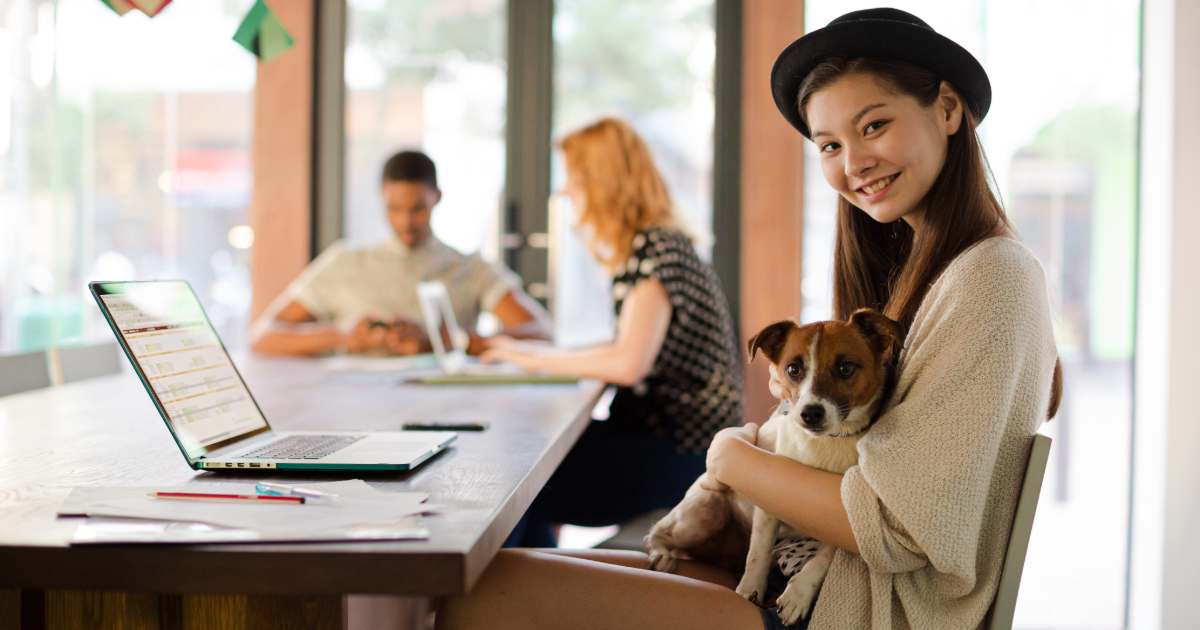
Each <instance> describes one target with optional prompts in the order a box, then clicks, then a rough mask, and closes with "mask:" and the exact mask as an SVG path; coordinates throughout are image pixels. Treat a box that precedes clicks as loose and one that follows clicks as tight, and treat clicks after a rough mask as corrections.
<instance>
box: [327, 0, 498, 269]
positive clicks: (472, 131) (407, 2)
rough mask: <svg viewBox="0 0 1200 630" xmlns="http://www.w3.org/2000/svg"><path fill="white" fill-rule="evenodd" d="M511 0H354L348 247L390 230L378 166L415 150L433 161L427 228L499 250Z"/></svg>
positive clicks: (464, 244)
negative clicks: (433, 195)
mask: <svg viewBox="0 0 1200 630" xmlns="http://www.w3.org/2000/svg"><path fill="white" fill-rule="evenodd" d="M506 12H507V3H506V2H505V1H504V0H479V1H475V2H445V1H438V0H390V1H385V0H351V1H350V3H349V5H348V15H347V18H348V22H349V24H348V27H347V40H346V41H347V43H346V68H345V71H346V214H345V217H346V223H345V235H346V238H347V240H348V241H349V242H350V243H351V244H353V245H365V244H369V243H373V242H378V241H380V240H383V239H385V238H387V237H388V235H389V234H390V228H389V227H388V224H387V221H386V219H385V217H384V211H383V204H382V201H381V199H380V195H379V184H380V174H381V171H382V169H383V163H384V162H385V161H386V160H387V158H388V157H389V156H391V155H392V154H393V153H395V152H396V151H400V150H403V149H419V150H423V151H425V153H427V154H429V156H430V157H431V158H433V161H434V162H435V163H436V164H437V167H438V184H439V186H440V187H441V189H442V192H443V197H442V202H441V204H440V205H439V206H438V208H437V209H436V210H435V211H434V214H433V231H434V234H435V235H436V236H437V237H438V238H439V239H441V240H442V241H443V242H445V243H446V244H447V245H450V246H451V247H454V248H455V249H458V250H459V251H461V252H463V253H468V254H469V253H474V252H477V251H481V250H482V254H483V255H484V256H485V257H486V258H490V259H493V260H494V259H496V258H497V253H496V247H497V233H498V219H499V211H498V209H499V203H500V194H501V191H502V190H503V188H504V124H505V103H506V100H507V94H508V82H507V81H508V78H507V77H508V75H507V72H506V69H505V50H506V49H505V46H506V41H507V37H506V33H507V27H506V24H507V20H506V17H505V16H506Z"/></svg>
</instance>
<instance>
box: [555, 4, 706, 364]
mask: <svg viewBox="0 0 1200 630" xmlns="http://www.w3.org/2000/svg"><path fill="white" fill-rule="evenodd" d="M713 18H714V2H713V0H684V1H681V2H680V1H676V2H663V1H661V0H557V1H556V2H555V3H554V98H553V103H554V123H553V129H554V135H555V137H556V138H558V137H561V136H562V135H563V134H566V133H570V132H571V131H574V130H576V129H578V128H580V127H582V126H584V125H587V124H588V123H591V122H594V121H596V120H598V119H599V118H601V117H604V116H613V117H616V118H620V119H622V120H624V121H625V122H628V123H630V124H631V125H632V126H633V127H634V128H635V129H636V130H637V132H638V133H639V134H640V135H641V136H642V138H643V139H645V141H646V144H647V145H649V147H650V150H651V151H652V152H653V153H654V158H655V163H656V166H657V167H658V169H659V171H660V172H661V173H662V175H663V179H664V180H666V183H667V187H668V188H669V190H670V194H671V199H672V201H673V202H674V203H675V206H676V209H677V211H678V215H679V219H681V221H682V222H683V223H684V224H685V226H686V227H687V228H688V229H689V231H690V232H691V233H692V235H693V236H695V242H696V249H697V252H698V253H699V254H700V257H701V258H703V259H704V260H706V261H708V260H711V252H712V242H713V241H712V234H711V232H712V147H713V62H714V59H715V54H716V47H715V41H716V40H715V33H714V25H713ZM565 179H566V175H565V173H564V171H563V165H562V161H561V156H557V155H556V159H555V162H554V169H553V177H552V185H553V187H554V188H555V189H556V190H557V189H558V188H560V187H561V186H562V184H563V183H564V181H565ZM556 201H557V202H558V203H555V204H552V206H551V212H552V213H554V216H553V218H552V219H553V220H552V221H551V225H552V226H554V227H556V228H557V229H556V230H554V231H555V232H556V234H555V235H554V247H555V252H554V256H555V259H554V261H553V265H554V273H555V282H554V289H553V296H552V300H551V305H552V308H553V311H554V315H555V319H556V330H555V334H556V336H557V337H558V338H559V340H560V342H562V343H567V344H575V343H579V344H582V343H587V342H592V341H596V340H599V339H602V338H604V337H605V336H607V335H611V317H610V315H611V313H610V310H611V306H609V307H607V308H608V310H606V309H605V307H604V306H603V305H605V304H608V303H609V296H608V293H609V288H610V287H609V284H608V279H607V278H606V277H605V276H604V275H603V273H602V272H600V271H599V270H598V268H597V266H596V265H595V264H594V263H593V262H592V261H591V258H590V256H589V254H588V253H587V252H586V250H585V249H584V247H583V246H582V244H581V243H580V242H579V241H578V240H577V239H576V238H574V236H573V235H572V233H571V230H570V229H569V228H570V227H571V225H572V223H573V221H574V213H573V211H572V210H571V208H570V203H569V201H567V200H566V199H563V198H559V199H556Z"/></svg>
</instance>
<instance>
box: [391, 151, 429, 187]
mask: <svg viewBox="0 0 1200 630" xmlns="http://www.w3.org/2000/svg"><path fill="white" fill-rule="evenodd" d="M383 181H385V182H421V183H423V184H425V185H427V186H429V187H430V188H432V189H434V190H437V189H438V185H437V167H436V166H434V165H433V160H431V159H429V156H428V155H425V154H424V153H421V152H420V151H401V152H399V153H397V154H396V155H393V156H392V157H390V158H388V161H387V162H386V163H385V164H384V165H383Z"/></svg>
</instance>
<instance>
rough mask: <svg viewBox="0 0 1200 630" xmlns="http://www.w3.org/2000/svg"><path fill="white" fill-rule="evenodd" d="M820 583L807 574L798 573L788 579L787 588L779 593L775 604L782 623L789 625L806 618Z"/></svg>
mask: <svg viewBox="0 0 1200 630" xmlns="http://www.w3.org/2000/svg"><path fill="white" fill-rule="evenodd" d="M820 587H821V585H820V584H819V583H816V582H814V581H813V580H812V579H811V578H810V577H809V576H806V575H803V574H801V573H798V574H796V575H794V576H792V579H790V580H788V585H787V588H785V589H783V592H782V593H780V594H779V598H778V599H777V600H776V605H778V606H779V619H780V620H781V621H783V625H785V626H790V625H793V624H795V623H796V622H797V621H800V619H802V618H807V617H808V613H809V612H811V611H812V605H813V600H815V599H816V598H817V589H819V588H820Z"/></svg>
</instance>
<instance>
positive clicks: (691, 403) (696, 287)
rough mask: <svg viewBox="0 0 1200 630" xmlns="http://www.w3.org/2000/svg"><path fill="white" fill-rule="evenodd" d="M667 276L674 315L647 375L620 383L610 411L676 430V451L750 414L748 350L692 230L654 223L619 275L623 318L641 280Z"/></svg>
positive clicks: (699, 446)
mask: <svg viewBox="0 0 1200 630" xmlns="http://www.w3.org/2000/svg"><path fill="white" fill-rule="evenodd" d="M647 278H653V279H655V280H658V281H659V282H660V283H662V285H663V287H664V288H665V289H666V291H667V296H668V298H669V299H670V300H671V307H672V309H671V323H670V325H669V326H668V328H667V335H666V338H665V339H664V340H663V345H662V349H661V350H659V353H658V357H657V358H656V359H655V361H654V367H653V368H652V369H651V370H650V374H649V375H648V376H646V378H645V379H644V380H643V381H642V382H640V383H638V384H636V385H634V386H633V387H618V388H617V393H616V396H615V397H614V398H613V402H612V406H611V407H610V418H611V419H612V421H615V422H619V423H620V424H621V425H622V426H624V427H626V428H629V429H631V430H637V431H647V432H653V433H655V434H657V435H670V436H673V437H674V438H675V443H676V451H678V452H680V453H687V452H690V453H704V452H705V451H707V450H708V445H709V443H710V442H712V438H713V435H715V434H716V433H717V431H720V430H721V429H723V428H725V427H728V426H733V425H736V424H740V423H741V420H742V353H741V352H740V351H739V348H738V342H737V337H736V335H735V334H734V331H733V321H732V319H731V318H730V316H729V305H728V303H727V302H726V301H725V294H724V293H723V292H722V291H721V282H720V280H719V279H718V278H717V274H716V272H714V271H713V269H712V267H710V266H708V265H706V264H705V263H704V262H702V261H701V260H700V258H699V257H697V256H696V250H695V249H694V248H693V247H692V243H691V241H690V240H688V238H687V237H686V236H684V235H683V234H682V233H680V232H678V231H676V230H669V229H664V228H650V229H648V230H646V231H644V232H641V233H639V234H638V235H637V236H635V237H634V239H633V246H632V253H631V254H630V256H629V260H628V262H627V263H626V265H625V267H624V268H623V269H618V270H617V273H616V277H615V278H614V279H613V299H614V301H615V302H616V314H617V321H618V325H619V322H620V318H621V307H622V305H623V304H624V302H625V296H626V295H628V294H629V292H630V291H631V290H633V288H634V287H635V286H636V285H637V283H638V282H639V281H641V280H644V279H647Z"/></svg>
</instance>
